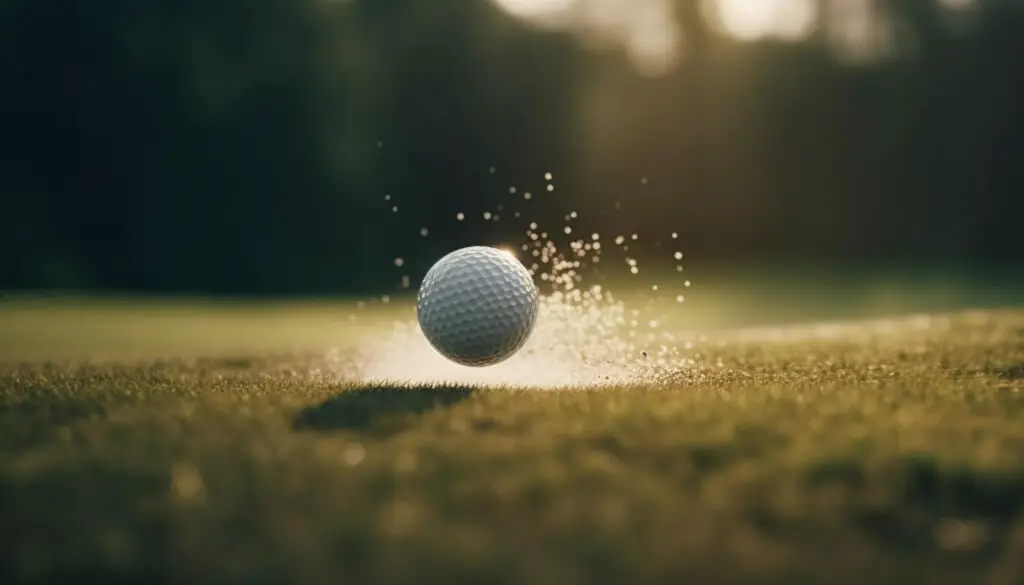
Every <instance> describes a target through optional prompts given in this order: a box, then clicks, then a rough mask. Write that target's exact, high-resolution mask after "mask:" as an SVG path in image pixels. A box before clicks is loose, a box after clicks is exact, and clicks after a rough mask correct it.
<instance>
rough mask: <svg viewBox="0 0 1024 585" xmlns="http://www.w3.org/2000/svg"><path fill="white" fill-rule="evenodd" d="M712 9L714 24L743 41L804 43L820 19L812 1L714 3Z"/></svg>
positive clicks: (734, 0) (723, 0)
mask: <svg viewBox="0 0 1024 585" xmlns="http://www.w3.org/2000/svg"><path fill="white" fill-rule="evenodd" d="M705 8H709V7H708V6H707V5H705ZM710 8H711V10H710V14H709V16H710V17H711V20H712V21H713V22H715V24H717V25H718V26H719V27H721V28H722V29H723V31H724V32H725V33H726V34H728V35H729V36H731V37H733V38H735V39H737V40H741V41H756V40H761V39H765V38H770V37H772V38H779V39H783V40H790V41H796V40H801V39H803V38H806V37H807V36H808V35H809V34H810V33H811V31H812V29H813V28H814V25H815V20H816V18H817V5H816V4H815V3H814V2H813V1H812V0H714V3H713V6H711V7H710Z"/></svg>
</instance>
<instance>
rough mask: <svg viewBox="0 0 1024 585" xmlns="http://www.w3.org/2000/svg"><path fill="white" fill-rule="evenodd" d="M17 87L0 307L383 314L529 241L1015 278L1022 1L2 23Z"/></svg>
mask: <svg viewBox="0 0 1024 585" xmlns="http://www.w3.org/2000/svg"><path fill="white" fill-rule="evenodd" d="M0 66H2V72H3V75H2V78H0V88H2V89H0V145H2V147H0V226H2V227H0V289H5V288H6V289H19V288H29V289H39V288H42V289H78V290H82V289H87V290H119V291H155V292H195V293H206V294H232V295H238V294H300V295H306V294H308V295H323V294H342V293H368V292H372V293H374V294H377V293H380V292H386V291H388V290H391V289H395V288H398V287H400V285H399V282H400V279H401V277H402V276H408V277H409V278H410V279H411V284H412V286H415V284H416V281H417V279H418V278H419V277H420V276H422V273H423V272H424V271H425V270H426V268H427V267H428V266H429V264H430V262H432V261H433V260H434V259H436V258H437V257H438V256H439V255H440V254H443V253H444V252H447V251H449V250H450V249H452V248H454V247H456V246H461V245H465V244H469V243H477V242H480V243H494V244H496V243H506V242H507V243H512V244H517V243H520V241H521V234H522V231H523V229H524V227H525V225H526V224H527V223H529V221H532V220H536V221H540V222H541V223H542V224H544V225H545V226H550V227H551V228H552V229H551V232H552V235H553V236H556V235H557V236H558V237H561V238H563V240H566V239H569V238H570V237H573V238H574V237H577V233H579V232H580V231H582V232H583V233H584V234H589V233H590V232H592V231H599V232H601V233H602V234H603V235H604V236H605V237H606V238H611V237H614V236H615V235H618V234H625V235H627V237H628V236H629V235H630V234H632V233H638V234H640V236H641V240H640V242H641V243H643V244H645V245H646V246H645V247H643V248H642V249H641V247H640V245H639V244H638V245H637V246H636V249H635V254H637V255H639V256H641V257H645V259H647V260H648V261H649V262H655V261H664V262H665V263H666V264H667V265H672V264H674V261H673V260H672V258H671V254H670V253H668V252H666V251H665V249H664V248H663V247H662V248H659V247H657V246H655V243H656V242H662V241H664V242H668V241H669V240H668V238H669V237H670V236H669V234H671V233H672V232H677V233H678V235H679V239H678V240H677V242H676V243H675V244H674V245H673V247H678V248H679V249H681V250H682V251H684V252H685V254H686V262H690V263H695V264H696V265H703V266H741V265H761V266H788V265H797V264H799V265H817V266H833V267H836V266H838V267H840V268H842V267H846V266H849V267H851V270H852V269H853V267H857V266H860V267H863V266H877V267H886V266H908V265H911V266H925V265H927V266H939V267H943V268H942V269H943V270H948V271H949V273H950V274H951V275H956V274H958V273H960V272H963V271H970V270H993V271H1009V270H1013V269H1015V268H1016V267H1018V266H1019V265H1020V264H1021V261H1022V260H1024V244H1022V239H1024V229H1022V228H1021V220H1022V217H1024V3H1022V2H1018V1H1015V0H707V1H691V0H490V1H488V0H429V1H428V0H218V1H214V0H175V1H173V2H172V1H169V0H161V1H156V0H120V1H119V0H99V1H97V2H90V3H85V2H75V1H71V0H6V1H5V2H3V3H0ZM545 173H551V175H552V180H551V181H550V182H549V181H547V180H545ZM549 184H550V185H552V188H553V191H548V185H549ZM512 187H514V188H515V193H512V192H510V191H511V189H510V188H512ZM526 192H530V193H531V195H532V199H531V200H530V201H526V200H525V199H524V197H523V196H524V193H526ZM498 205H501V206H502V208H501V210H498ZM393 206H397V207H398V211H397V212H394V211H393V209H392V208H393ZM516 210H518V211H520V212H521V214H520V217H519V218H516V217H515V216H514V211H516ZM573 210H576V211H578V212H579V214H580V220H579V221H580V222H581V223H580V227H579V228H578V231H577V233H574V234H573V235H572V236H567V235H565V234H563V233H560V232H559V230H560V229H561V226H562V223H563V221H562V217H563V216H564V215H565V214H566V213H569V212H570V211H573ZM485 211H492V212H497V213H498V214H499V215H500V220H499V221H497V222H495V221H493V220H491V221H489V222H488V221H484V220H483V218H482V217H483V216H482V214H483V213H484V212H485ZM459 212H462V213H464V214H465V216H466V220H464V221H461V222H460V221H457V220H456V214H457V213H459ZM423 229H426V234H427V235H426V236H423V235H421V234H422V231H421V230H423ZM563 236H564V237H563ZM665 245H666V246H667V244H665ZM396 257H402V258H403V265H402V266H395V262H394V259H395V258H396ZM951 277H952V276H951Z"/></svg>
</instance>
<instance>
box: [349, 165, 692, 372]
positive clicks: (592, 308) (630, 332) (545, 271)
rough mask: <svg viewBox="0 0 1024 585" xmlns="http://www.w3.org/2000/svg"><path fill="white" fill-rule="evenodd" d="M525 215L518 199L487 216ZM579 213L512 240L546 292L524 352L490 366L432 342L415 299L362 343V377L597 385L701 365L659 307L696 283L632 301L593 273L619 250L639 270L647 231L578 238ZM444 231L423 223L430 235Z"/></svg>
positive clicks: (524, 193)
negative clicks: (465, 361)
mask: <svg viewBox="0 0 1024 585" xmlns="http://www.w3.org/2000/svg"><path fill="white" fill-rule="evenodd" d="M491 174H494V170H493V169H492V170H491ZM544 179H545V183H546V184H545V186H544V189H543V190H542V192H551V191H554V183H553V182H552V181H553V179H552V175H551V174H550V173H546V174H545V175H544ZM508 193H509V195H510V196H511V197H514V198H516V199H517V200H518V203H519V204H520V205H519V206H518V207H522V206H526V205H529V204H530V202H531V201H532V200H533V199H534V195H533V193H532V192H531V191H528V190H520V189H517V188H516V187H509V188H508ZM392 199H393V197H392V196H388V197H386V200H387V203H388V205H389V206H393V205H394V203H393V201H392ZM618 208H620V206H619V205H616V209H618ZM525 213H526V211H525V210H524V211H520V210H513V205H509V204H501V205H498V206H497V208H496V209H495V210H492V211H487V212H484V213H482V214H481V215H479V216H477V217H481V219H482V220H483V221H485V222H497V221H499V219H500V218H501V217H503V216H505V215H510V216H511V217H513V218H515V219H520V218H523V217H524V215H525ZM579 217H580V214H579V213H578V212H576V211H572V212H570V213H568V214H566V215H565V216H564V220H565V221H564V225H562V226H560V227H558V228H557V229H556V230H554V231H551V232H550V233H549V231H548V230H546V229H545V228H544V227H542V226H541V225H539V224H538V223H537V222H535V221H531V222H530V223H529V225H528V226H527V227H526V229H525V231H524V232H523V233H522V237H523V239H522V243H521V244H519V245H518V246H512V245H505V246H502V247H503V248H504V249H506V250H508V251H509V252H511V253H513V254H515V255H516V256H517V258H519V260H520V261H521V262H523V264H524V265H525V266H526V267H527V268H528V269H529V271H530V273H531V274H532V275H533V276H534V279H535V281H536V282H537V284H538V287H539V289H540V291H541V298H540V312H539V316H538V320H537V325H536V328H535V329H534V332H533V334H532V335H531V337H530V339H529V341H528V342H527V343H526V345H525V346H524V347H523V348H522V349H521V350H520V351H519V352H518V353H517V354H515V355H514V356H512V357H511V358H509V359H508V360H506V361H504V362H501V363H499V364H496V365H493V366H489V367H485V368H472V367H467V366H461V365H459V364H456V363H454V362H451V361H449V360H447V359H445V358H444V357H442V356H441V355H440V354H438V353H437V352H436V351H435V350H434V349H433V348H432V347H431V346H430V344H429V343H428V342H427V341H426V339H425V338H424V336H423V334H422V333H421V331H420V329H419V326H418V323H417V322H416V316H415V307H414V306H413V304H412V303H410V305H409V307H408V313H407V316H405V317H404V318H402V319H399V320H397V321H395V322H394V323H393V324H392V327H391V330H390V331H389V332H388V333H387V334H386V335H384V336H383V337H382V338H380V339H377V340H374V341H373V342H371V343H368V344H367V345H366V346H364V347H363V348H362V350H361V352H360V355H359V358H358V361H359V364H360V367H359V369H360V378H361V379H362V380H364V381H367V382H371V381H372V382H377V381H385V380H386V381H389V382H392V383H404V384H410V385H437V384H465V385H475V386H503V387H524V388H572V387H585V388H594V387H600V386H607V385H623V384H634V383H650V382H652V381H658V380H659V379H664V378H666V377H669V376H672V375H674V374H675V373H677V372H679V371H680V370H682V369H685V368H687V367H692V366H693V365H695V362H694V361H693V360H692V359H689V358H687V357H685V356H684V355H683V354H682V352H681V351H680V348H679V347H678V346H679V345H682V347H683V348H684V349H689V348H690V347H691V345H690V344H689V343H685V344H683V343H681V342H679V340H677V339H676V336H675V334H673V332H671V331H667V330H665V328H663V327H661V326H660V324H661V318H660V315H659V311H662V310H664V309H665V308H666V307H665V304H664V303H662V302H660V301H667V302H668V303H675V304H676V308H677V309H678V304H679V303H682V302H683V301H684V300H685V297H684V295H683V294H682V292H681V290H682V289H683V288H687V287H689V285H690V283H689V281H682V280H681V277H678V278H679V279H680V280H679V282H672V283H670V284H671V285H662V286H659V285H653V286H652V287H651V291H650V292H649V293H648V294H647V295H645V297H646V302H645V303H643V306H638V307H630V306H627V303H625V302H623V301H622V300H620V299H618V298H617V297H616V296H614V295H613V294H612V292H611V291H610V290H608V289H607V288H606V287H605V286H603V285H602V284H600V283H596V282H591V281H593V280H596V278H593V277H592V275H593V274H594V273H595V269H596V268H597V267H598V265H599V264H601V263H602V261H603V260H605V262H604V264H608V262H607V259H609V258H615V259H620V258H621V260H622V262H621V265H619V268H620V269H622V270H623V271H624V273H625V274H629V275H636V274H638V273H639V272H640V263H639V261H638V260H637V259H636V258H635V257H633V256H631V255H630V254H631V252H630V250H629V245H630V244H631V243H633V244H636V242H637V241H638V240H639V234H635V233H634V234H629V235H625V234H623V235H617V236H616V237H614V238H613V239H611V240H610V242H606V241H605V240H604V239H602V237H601V235H600V234H599V233H589V234H586V235H585V236H578V235H577V236H573V234H576V233H577V223H578V222H577V220H578V219H579ZM469 218H470V216H469V215H468V214H466V213H463V212H459V213H458V214H457V215H456V217H455V220H456V221H458V222H463V221H467V220H468V219H469ZM434 231H435V230H433V229H428V228H427V227H423V228H419V234H420V235H421V236H424V237H426V236H427V235H428V234H429V233H433V232H434ZM554 234H558V235H564V236H569V237H570V238H573V237H574V238H575V239H571V240H570V241H569V242H568V244H567V245H565V244H563V246H562V247H560V246H559V245H558V244H556V242H555V238H553V237H551V236H552V235H554ZM563 240H564V238H563ZM671 240H672V241H673V242H674V243H675V242H677V240H678V234H677V233H672V234H671ZM672 254H673V256H672V257H673V258H674V260H675V263H676V274H677V275H678V274H679V273H681V272H682V264H681V263H680V262H681V260H682V253H681V252H678V251H674V250H673V251H672ZM394 264H395V266H396V267H399V268H401V267H403V266H404V265H405V262H404V261H403V259H401V258H396V259H395V261H394ZM605 269H606V270H607V267H605ZM400 279H401V285H402V287H403V288H404V289H409V288H410V286H411V284H410V276H409V275H408V274H402V275H401V276H400ZM386 298H388V300H390V297H386ZM385 302H386V301H385Z"/></svg>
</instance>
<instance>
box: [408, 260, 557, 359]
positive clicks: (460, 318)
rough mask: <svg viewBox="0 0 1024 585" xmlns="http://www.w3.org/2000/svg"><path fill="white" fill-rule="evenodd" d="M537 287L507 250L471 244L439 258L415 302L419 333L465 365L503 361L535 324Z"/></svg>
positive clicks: (429, 272)
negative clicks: (421, 332) (420, 331)
mask: <svg viewBox="0 0 1024 585" xmlns="http://www.w3.org/2000/svg"><path fill="white" fill-rule="evenodd" d="M538 302H539V299H538V293H537V287H536V285H534V283H533V278H532V277H531V276H530V273H529V271H527V270H526V267H524V266H523V265H522V263H520V262H519V260H517V259H516V257H515V256H514V255H512V254H511V253H510V252H504V251H502V250H499V249H497V248H490V247H487V246H470V247H468V248H462V249H460V250H456V251H454V252H452V253H450V254H448V255H447V256H445V257H443V258H441V259H440V260H438V261H437V263H435V264H434V265H433V266H432V267H431V268H430V270H429V271H428V272H427V275H426V277H424V279H423V284H421V285H420V291H419V295H418V296H417V299H416V317H417V319H418V320H419V323H420V329H421V330H422V331H423V335H424V336H425V337H426V338H427V341H429V342H430V345H432V346H433V347H434V349H436V350H437V351H438V352H440V353H441V354H442V355H444V356H445V357H447V358H448V359H450V360H452V361H454V362H456V363H459V364H462V365H466V366H489V365H493V364H496V363H498V362H501V361H503V360H505V359H507V358H508V357H510V356H511V355H512V354H514V353H515V352H516V351H518V350H519V348H521V347H522V346H523V344H524V343H526V340H527V338H528V337H529V336H530V333H531V332H532V331H533V326H534V324H535V323H536V321H537V308H538Z"/></svg>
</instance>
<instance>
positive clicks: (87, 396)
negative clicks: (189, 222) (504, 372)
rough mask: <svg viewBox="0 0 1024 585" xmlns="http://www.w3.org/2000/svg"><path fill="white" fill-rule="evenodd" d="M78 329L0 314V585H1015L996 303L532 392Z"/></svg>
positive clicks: (1017, 542)
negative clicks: (92, 354) (617, 384)
mask: <svg viewBox="0 0 1024 585" xmlns="http://www.w3.org/2000/svg"><path fill="white" fill-rule="evenodd" d="M97 310H98V309H96V308H95V307H82V306H77V307H76V308H74V309H73V310H72V309H68V310H67V312H65V313H63V314H61V316H60V317H59V318H52V315H54V312H53V310H49V309H48V310H47V311H44V312H36V313H33V309H32V308H31V307H29V308H25V307H20V308H18V309H17V310H13V309H12V310H11V311H9V313H8V314H7V315H6V316H4V319H5V321H4V324H5V325H6V326H7V330H6V334H5V335H3V336H0V337H3V338H4V339H3V342H2V343H0V347H3V348H5V352H6V353H5V354H4V355H6V358H5V361H2V362H0V527H2V534H3V540H4V542H5V544H4V545H3V546H2V547H0V583H5V584H6V583H11V584H15V583H54V582H87V581H88V582H97V583H118V582H137V583H192V584H200V583H223V584H230V583H299V584H325V585H327V584H332V585H334V584H340V583H447V584H461V583H467V584H468V583H487V584H493V585H500V584H506V583H507V584H514V583H515V584H518V583H523V584H530V585H545V584H552V585H572V584H575V583H615V584H627V583H628V584H641V583H764V584H776V583H777V584H786V585H799V584H803V583H837V584H845V583H849V584H851V585H863V584H865V583H872V584H887V583H893V584H896V583H899V584H908V583H911V584H916V583H921V584H925V583H927V584H959V583H963V584H970V585H977V584H980V583H986V584H987V583H991V584H994V585H1013V584H1015V583H1021V582H1024V310H1013V309H1007V310H986V311H970V312H964V311H961V312H953V313H949V314H942V315H933V316H930V317H920V316H919V317H913V318H896V319H889V320H885V321H859V322H855V323H851V324H847V325H844V326H836V327H820V328H816V329H814V328H812V329H807V328H782V329H777V330H770V331H768V334H767V335H759V334H757V333H756V332H754V333H751V334H749V335H731V334H730V333H729V332H725V333H723V335H721V336H719V337H717V338H716V337H714V336H712V338H709V339H708V340H707V341H706V342H705V343H703V344H699V345H697V346H696V347H695V348H694V356H695V357H696V358H697V361H698V366H696V367H693V368H687V369H680V370H679V371H678V372H675V373H674V374H673V375H671V376H669V377H668V378H667V379H664V380H661V381H659V382H658V383H645V382H643V381H638V383H637V385H635V386H634V387H622V388H612V389H601V390H562V391H557V390H554V391H553V390H534V391H527V390H515V391H512V390H505V389H501V388H468V387H467V388H462V387H389V386H388V385H387V384H384V383H380V384H372V385H366V384H365V383H356V382H354V381H353V380H351V379H349V378H347V377H346V363H345V360H346V357H345V355H346V354H345V351H344V348H345V347H347V346H349V345H352V344H357V343H358V339H357V338H358V336H357V335H356V334H355V333H352V332H350V334H351V337H347V338H344V339H339V338H338V337H337V336H336V335H337V334H327V333H324V332H323V330H324V329H325V327H326V328H334V327H333V324H335V323H336V322H344V321H343V320H341V321H337V320H335V317H337V315H335V314H334V313H332V312H331V311H330V310H329V309H328V308H320V309H315V310H314V309H310V308H308V307H307V308H305V309H301V310H299V309H295V311H294V312H292V313H287V312H286V315H287V316H285V317H282V316H280V315H278V314H275V316H267V315H264V318H263V320H259V319H257V318H255V317H253V316H252V315H251V314H244V315H240V314H237V313H233V312H232V311H230V310H226V309H223V308H221V309H216V310H208V311H207V312H206V313H196V312H193V313H189V314H193V315H199V316H196V317H195V319H194V320H191V321H190V320H188V319H185V318H184V317H181V316H180V315H179V316H175V314H174V313H173V311H172V312H171V313H166V312H162V313H159V314H158V315H156V314H155V313H153V312H152V311H150V312H146V311H136V312H133V313H130V315H134V316H127V314H121V315H120V316H119V317H117V319H121V321H120V323H121V325H122V327H121V329H116V328H115V329H112V330H111V331H115V332H117V334H118V335H123V333H124V331H128V330H137V331H151V332H152V336H150V337H149V338H147V337H146V335H145V334H143V333H139V335H138V338H137V339H135V340H134V341H133V342H132V343H131V344H126V345H124V346H123V347H118V345H117V344H116V343H113V342H111V343H109V344H106V345H104V343H105V342H104V341H103V339H104V338H103V333H102V331H105V329H103V328H104V327H108V326H110V323H111V322H112V321H110V320H109V318H104V319H101V318H98V317H90V315H96V314H97V313H96V311H97ZM182 314H184V313H182ZM45 315H50V316H51V321H46V318H45ZM154 315H156V316H154ZM161 315H163V316H162V317H161ZM167 315H170V316H167ZM332 315H334V317H332ZM19 319H20V320H19ZM90 319H91V320H90ZM160 319H165V320H166V322H163V321H160ZM339 319H340V317H339ZM58 322H60V323H64V324H65V327H66V328H67V335H66V337H68V338H69V339H72V340H73V339H78V340H79V341H78V342H73V341H66V342H65V346H64V348H63V349H64V351H59V350H60V349H61V348H60V347H57V346H56V345H54V346H53V347H52V348H50V351H51V352H52V354H53V356H56V357H54V358H53V359H51V361H44V356H45V355H46V351H47V347H48V346H47V343H48V342H46V340H45V339H44V337H45V336H42V337H41V336H40V335H42V334H39V333H38V332H39V331H40V330H44V329H46V327H54V328H55V329H54V331H57V329H56V323H58ZM157 322H160V323H163V325H158V324H157ZM32 324H36V325H38V327H36V328H33V327H32ZM204 324H205V326H204ZM214 325H216V326H214ZM175 327H176V328H175ZM133 328H134V329H133ZM161 328H162V329H161ZM356 329H357V328H355V329H353V331H355V330H356ZM370 329H372V327H370ZM30 331H34V332H35V333H36V334H37V336H36V337H33V338H31V339H30V338H29V337H30V336H29V332H30ZM213 331H218V332H219V333H217V334H214V333H212V332H213ZM12 332H14V333H12ZM260 332H263V334H264V336H269V337H274V336H275V335H279V336H281V337H277V338H276V339H278V341H279V342H280V343H279V344H278V345H277V346H274V345H273V344H270V343H269V342H266V343H264V341H265V340H264V341H260V340H261V339H263V337H261V336H260ZM268 332H269V333H268ZM748 333H749V332H748ZM18 335H21V336H22V337H20V338H19V337H18ZM111 335H114V333H111ZM211 335H213V336H214V338H212V339H211V338H210V336H211ZM218 335H219V336H220V337H217V336H218ZM19 339H20V340H22V341H23V342H24V343H22V341H19ZM88 339H95V340H96V347H97V349H102V350H103V351H102V352H100V353H102V354H103V357H102V359H100V358H97V359H94V360H91V361H83V360H82V359H80V358H79V357H77V356H79V354H81V353H83V352H87V350H88V349H89V347H88V344H87V343H86V342H85V341H83V340H88ZM145 339H149V342H150V343H149V346H148V351H149V353H150V354H156V355H162V356H164V357H162V358H159V359H158V358H154V357H153V355H149V354H147V346H146V344H145V343H143V340H145ZM54 343H55V342H54ZM329 344H335V345H339V346H341V347H342V350H341V351H340V353H332V354H330V355H329V356H328V354H327V353H326V352H325V351H324V349H325V347H326V346H327V345H329ZM284 345H287V346H289V347H290V348H291V350H290V351H283V350H281V349H280V347H282V346H284ZM179 346H189V347H192V348H193V352H192V354H188V353H183V352H179V351H177V349H176V348H178V347H179ZM318 347H319V349H317V348H318ZM272 348H276V349H272ZM218 350H220V351H218ZM119 356H120V357H119ZM172 356H178V357H172Z"/></svg>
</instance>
